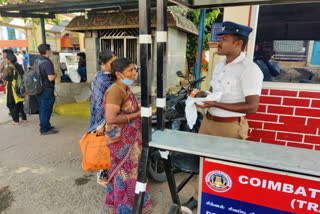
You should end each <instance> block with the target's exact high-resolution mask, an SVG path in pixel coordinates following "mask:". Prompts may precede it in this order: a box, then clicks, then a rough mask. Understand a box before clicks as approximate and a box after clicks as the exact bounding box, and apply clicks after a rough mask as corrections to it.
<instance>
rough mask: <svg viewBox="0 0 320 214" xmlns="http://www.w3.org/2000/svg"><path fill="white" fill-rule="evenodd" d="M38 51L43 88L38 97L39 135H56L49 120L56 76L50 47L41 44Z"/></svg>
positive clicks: (53, 100) (53, 99)
mask: <svg viewBox="0 0 320 214" xmlns="http://www.w3.org/2000/svg"><path fill="white" fill-rule="evenodd" d="M38 50H39V53H40V54H41V57H40V58H39V59H38V60H39V61H38V62H39V70H40V76H41V82H42V87H43V90H42V92H41V94H39V95H38V105H39V118H40V134H41V135H48V134H56V133H58V131H56V130H54V127H53V126H51V124H50V118H51V115H52V109H53V104H54V102H55V97H54V85H55V82H54V81H55V79H56V78H57V74H56V73H55V72H54V66H53V63H52V62H51V60H50V59H49V57H50V55H51V53H52V52H51V48H50V45H48V44H41V45H39V47H38Z"/></svg>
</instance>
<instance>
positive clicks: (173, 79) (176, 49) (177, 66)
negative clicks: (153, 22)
mask: <svg viewBox="0 0 320 214" xmlns="http://www.w3.org/2000/svg"><path fill="white" fill-rule="evenodd" d="M167 51H168V58H167V59H168V62H167V63H168V64H167V88H168V87H174V86H176V85H177V83H178V81H179V78H178V77H177V74H176V72H177V71H182V72H184V70H185V62H186V52H187V35H186V33H184V32H182V31H180V30H178V29H175V28H169V29H168V48H167ZM155 75H156V74H155Z"/></svg>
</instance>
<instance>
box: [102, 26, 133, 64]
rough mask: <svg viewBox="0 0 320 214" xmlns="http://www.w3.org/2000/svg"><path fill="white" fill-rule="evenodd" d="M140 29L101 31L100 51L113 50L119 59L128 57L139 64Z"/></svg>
mask: <svg viewBox="0 0 320 214" xmlns="http://www.w3.org/2000/svg"><path fill="white" fill-rule="evenodd" d="M138 36H139V32H138V29H115V30H106V31H100V50H101V51H103V50H111V51H112V52H114V53H115V55H116V56H118V57H127V58H128V59H130V60H132V61H133V62H134V63H136V64H138V63H139V59H138Z"/></svg>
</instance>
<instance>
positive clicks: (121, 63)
mask: <svg viewBox="0 0 320 214" xmlns="http://www.w3.org/2000/svg"><path fill="white" fill-rule="evenodd" d="M130 64H133V62H132V61H131V60H130V59H128V58H123V57H122V58H118V59H115V60H114V61H113V62H112V63H111V73H110V80H111V81H116V80H117V76H116V72H120V73H122V72H123V71H124V70H125V69H126V68H127V67H128V66H129V65H130Z"/></svg>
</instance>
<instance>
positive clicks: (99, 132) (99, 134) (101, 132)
mask: <svg viewBox="0 0 320 214" xmlns="http://www.w3.org/2000/svg"><path fill="white" fill-rule="evenodd" d="M96 135H97V136H103V135H104V126H102V127H101V128H100V129H97V131H96Z"/></svg>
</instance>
